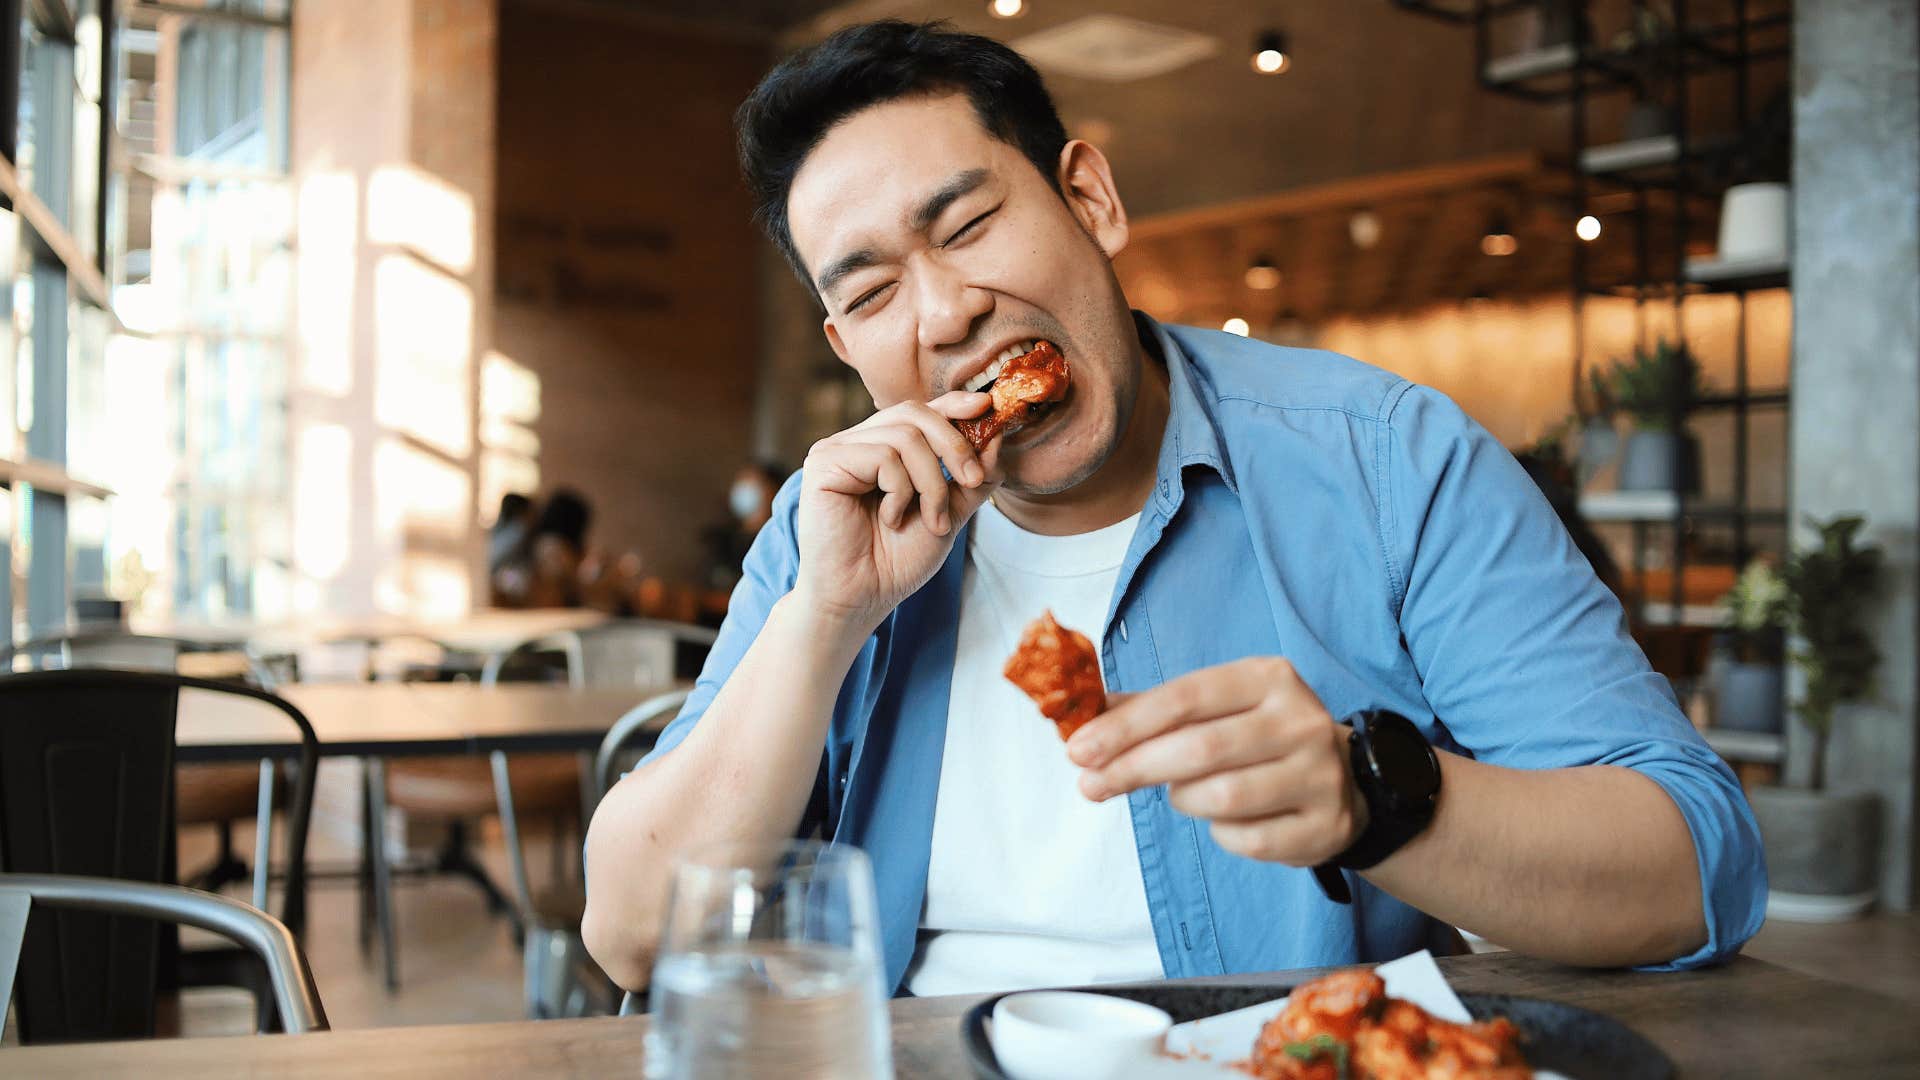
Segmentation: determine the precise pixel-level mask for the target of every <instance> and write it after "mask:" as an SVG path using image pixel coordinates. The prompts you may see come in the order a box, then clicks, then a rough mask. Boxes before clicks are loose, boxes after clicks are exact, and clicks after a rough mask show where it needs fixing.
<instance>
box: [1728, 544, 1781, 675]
mask: <svg viewBox="0 0 1920 1080" xmlns="http://www.w3.org/2000/svg"><path fill="white" fill-rule="evenodd" d="M1720 606H1721V607H1723V608H1725V609H1726V612H1727V625H1728V627H1729V629H1728V631H1727V633H1726V637H1725V641H1726V643H1727V644H1728V645H1729V646H1730V651H1731V652H1732V653H1733V656H1734V658H1735V659H1737V660H1739V661H1740V662H1741V663H1745V664H1779V663H1780V661H1781V659H1782V654H1783V652H1784V642H1785V636H1786V627H1787V623H1788V620H1789V619H1791V618H1792V615H1793V592H1792V590H1791V589H1790V588H1789V587H1788V585H1787V579H1786V578H1784V577H1782V576H1781V575H1780V572H1779V571H1777V570H1775V569H1774V568H1773V565H1772V564H1771V563H1769V562H1767V561H1766V560H1765V559H1755V560H1753V561H1752V562H1750V563H1748V564H1747V566H1746V569H1744V570H1742V571H1741V572H1740V577H1739V578H1738V579H1737V580H1735V581H1734V583H1733V588H1732V589H1731V590H1729V591H1728V592H1727V595H1726V596H1725V597H1722V598H1721V600H1720Z"/></svg>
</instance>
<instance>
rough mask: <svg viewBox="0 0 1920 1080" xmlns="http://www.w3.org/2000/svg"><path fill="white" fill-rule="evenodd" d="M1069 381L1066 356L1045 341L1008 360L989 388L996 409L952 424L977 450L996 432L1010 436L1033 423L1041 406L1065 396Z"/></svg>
mask: <svg viewBox="0 0 1920 1080" xmlns="http://www.w3.org/2000/svg"><path fill="white" fill-rule="evenodd" d="M1070 381H1071V379H1070V376H1069V374H1068V371H1067V358H1066V357H1064V356H1062V355H1060V350H1059V349H1057V348H1055V347H1054V345H1053V343H1052V342H1050V341H1042V342H1040V343H1039V344H1038V345H1036V346H1035V347H1034V349H1033V351H1032V352H1029V353H1026V354H1025V355H1022V356H1017V357H1014V358H1013V359H1012V360H1009V361H1007V364H1006V367H1004V368H1003V369H1001V371H1000V374H999V376H998V377H997V378H995V379H994V380H993V383H992V385H991V386H989V387H988V388H987V393H988V396H990V397H992V398H993V408H992V409H991V410H989V411H988V412H987V413H986V415H984V416H980V417H976V418H974V419H972V420H955V421H953V426H954V427H956V428H959V429H960V434H962V435H964V436H966V439H967V442H968V443H970V444H971V445H972V446H973V449H974V451H975V452H976V453H978V452H979V451H982V450H985V449H986V448H987V444H988V443H990V442H992V441H993V437H994V436H995V435H999V434H1002V433H1005V434H1008V435H1011V434H1013V433H1014V432H1016V431H1019V430H1020V429H1021V428H1023V427H1025V426H1027V425H1028V424H1030V423H1032V422H1033V420H1034V419H1035V413H1036V411H1037V410H1038V409H1039V407H1040V406H1043V405H1047V404H1050V403H1052V402H1056V401H1059V400H1061V399H1063V398H1065V397H1066V396H1067V385H1068V383H1069V382H1070Z"/></svg>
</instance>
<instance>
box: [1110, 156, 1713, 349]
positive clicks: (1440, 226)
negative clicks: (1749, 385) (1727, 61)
mask: <svg viewBox="0 0 1920 1080" xmlns="http://www.w3.org/2000/svg"><path fill="white" fill-rule="evenodd" d="M1572 199H1573V180H1572V177H1571V176H1570V174H1569V173H1568V172H1567V171H1566V170H1565V169H1563V168H1561V167H1558V166H1556V165H1553V164H1551V163H1549V162H1548V161H1547V160H1546V159H1543V158H1541V157H1539V156H1536V155H1531V154H1503V155H1494V156H1490V157H1486V158H1479V159H1475V160H1472V161H1466V162H1455V163H1449V164H1447V165H1443V166H1433V167H1429V168H1425V169H1415V170H1406V171H1402V172H1398V173H1392V174H1387V175H1384V176H1377V177H1363V178H1359V179H1356V180H1352V181H1342V182H1337V183H1332V184H1324V185H1316V186H1314V187H1311V188H1304V189H1299V190H1296V191H1291V192H1286V193H1282V194H1278V195H1273V196H1262V197H1259V198H1254V199H1248V200H1243V201H1240V202H1236V203H1230V204H1225V205H1221V206H1213V207H1207V208H1205V209H1202V210H1193V211H1178V212H1173V213H1168V214H1163V215H1158V216H1155V217H1149V218H1145V219H1141V220H1138V221H1136V222H1135V224H1134V229H1133V240H1132V242H1131V244H1130V245H1129V247H1128V249H1127V250H1126V251H1125V252H1124V253H1122V255H1121V256H1120V258H1119V259H1118V261H1117V262H1116V270H1117V271H1118V273H1119V275H1120V279H1121V283H1122V284H1123V285H1124V286H1125V287H1126V289H1127V293H1128V295H1129V296H1130V297H1132V298H1133V299H1134V300H1135V302H1136V303H1139V304H1141V305H1143V306H1144V307H1146V308H1147V310H1149V311H1151V312H1153V313H1154V314H1155V315H1159V316H1162V317H1165V318H1170V319H1177V320H1181V321H1185V322H1192V323H1198V324H1209V323H1211V324H1216V325H1217V324H1218V323H1219V322H1221V321H1222V320H1224V319H1226V318H1228V317H1232V316H1239V317H1241V318H1245V319H1248V320H1249V321H1251V322H1252V323H1253V324H1254V326H1255V327H1256V328H1258V327H1261V326H1270V325H1273V324H1276V323H1278V322H1281V321H1283V320H1285V319H1288V318H1299V319H1302V320H1305V321H1310V322H1311V321H1318V320H1321V319H1326V318H1329V317H1334V316H1340V315H1365V314H1368V313H1373V312H1382V311H1387V310H1408V309H1414V308H1419V307H1423V306H1426V305H1430V304H1435V303H1448V302H1457V301H1463V300H1468V299H1472V298H1474V297H1476V296H1516V295H1537V294H1542V293H1551V292H1564V291H1566V290H1567V289H1568V288H1569V287H1570V284H1571V282H1572V280H1573V259H1574V249H1575V248H1576V247H1577V246H1582V242H1581V241H1580V240H1578V239H1577V238H1576V237H1575V235H1574V232H1573V228H1574V222H1575V215H1574V213H1573V202H1572ZM1638 205H1639V204H1638V202H1637V201H1636V199H1635V197H1634V196H1632V195H1620V196H1605V197H1602V198H1600V199H1599V200H1598V202H1597V205H1596V208H1597V209H1600V210H1602V211H1604V213H1603V214H1602V215H1601V220H1602V222H1603V226H1604V228H1603V231H1602V233H1601V236H1600V238H1599V239H1598V240H1596V241H1594V242H1592V243H1589V244H1585V245H1584V247H1585V249H1586V253H1587V258H1588V260H1589V261H1588V276H1589V279H1590V280H1594V281H1605V282H1616V281H1617V282H1628V281H1631V280H1632V279H1633V277H1634V274H1635V270H1636V266H1637V257H1638V252H1637V251H1636V249H1635V240H1634V236H1635V230H1634V229H1633V228H1632V227H1631V225H1632V219H1633V216H1634V215H1635V213H1636V208H1637V207H1638ZM1673 210H1674V203H1673V201H1672V199H1671V198H1668V197H1664V196H1658V195H1655V196H1652V197H1650V198H1649V199H1648V202H1647V205H1646V209H1645V214H1646V220H1647V222H1648V224H1649V227H1650V228H1649V232H1650V234H1651V235H1652V236H1654V237H1656V238H1658V239H1657V242H1656V243H1655V244H1654V245H1653V246H1652V248H1651V255H1652V257H1653V259H1655V260H1658V261H1656V262H1654V264H1653V265H1654V276H1655V277H1661V276H1666V277H1671V274H1672V268H1673V258H1674V256H1673V252H1674V243H1673V241H1672V237H1673V236H1674V230H1675V227H1676V225H1675V216H1674V212H1673ZM1358 213H1369V214H1372V215H1373V216H1374V217H1375V218H1376V219H1377V220H1378V222H1379V226H1380V228H1379V236H1378V239H1377V240H1376V241H1375V242H1374V244H1373V246H1372V247H1370V248H1362V247H1360V246H1359V245H1358V244H1357V243H1355V241H1354V239H1353V237H1352V232H1351V229H1350V224H1351V222H1352V220H1353V217H1354V215H1355V214H1358ZM1711 214H1712V206H1711V204H1710V203H1701V202H1696V203H1695V204H1693V207H1692V210H1691V211H1690V219H1691V220H1690V228H1689V241H1688V242H1689V246H1690V247H1691V248H1692V249H1694V250H1696V251H1697V250H1701V249H1703V248H1704V246H1705V245H1706V244H1707V243H1709V242H1710V238H1711V235H1712V230H1711V226H1712V217H1711ZM1496 219H1504V220H1505V221H1506V222H1507V223H1508V228H1509V229H1510V230H1511V232H1512V235H1513V236H1514V237H1515V239H1516V240H1517V241H1518V244H1519V248H1518V250H1517V251H1516V252H1515V253H1514V254H1512V255H1508V256H1493V255H1488V254H1486V253H1484V252H1483V251H1482V248H1481V240H1482V238H1483V237H1484V236H1485V235H1486V233H1487V232H1488V229H1489V227H1490V226H1491V225H1492V223H1493V222H1494V221H1495V220H1496ZM1261 258H1265V259H1268V260H1270V261H1271V262H1272V263H1273V264H1274V265H1276V266H1278V267H1279V269H1280V271H1281V276H1282V282H1281V284H1280V286H1279V287H1278V288H1276V289H1271V290H1259V289H1255V288H1252V287H1250V286H1249V285H1248V284H1247V283H1246V281H1245V274H1246V270H1247V268H1248V266H1249V265H1251V264H1252V263H1253V262H1254V261H1255V260H1256V259H1261Z"/></svg>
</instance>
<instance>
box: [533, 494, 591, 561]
mask: <svg viewBox="0 0 1920 1080" xmlns="http://www.w3.org/2000/svg"><path fill="white" fill-rule="evenodd" d="M592 521H593V507H592V506H591V505H590V504H589V503H588V502H587V500H586V498H585V497H584V496H582V495H581V494H580V493H579V492H577V491H575V490H573V489H572V488H558V489H556V490H555V491H554V493H553V494H551V495H549V496H547V502H546V505H544V506H542V507H541V508H540V516H539V517H537V518H535V519H534V522H533V528H531V529H528V530H527V540H528V548H529V550H531V548H532V542H533V541H535V540H538V539H539V538H540V537H542V536H557V537H559V538H560V539H562V540H565V541H566V542H567V543H569V544H571V545H572V546H573V550H574V552H575V553H576V554H578V553H583V552H585V551H586V549H587V525H588V524H589V523H591V522H592Z"/></svg>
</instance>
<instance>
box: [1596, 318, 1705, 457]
mask: <svg viewBox="0 0 1920 1080" xmlns="http://www.w3.org/2000/svg"><path fill="white" fill-rule="evenodd" d="M1612 385H1613V398H1614V401H1615V402H1617V403H1618V404H1619V407H1620V408H1621V409H1622V410H1624V411H1625V412H1627V413H1629V414H1630V415H1632V417H1633V423H1634V431H1633V435H1632V436H1631V437H1629V438H1628V439H1627V449H1626V453H1625V454H1624V455H1623V456H1622V457H1621V459H1620V481H1619V487H1620V490H1621V491H1682V490H1684V491H1687V492H1689V493H1692V492H1694V491H1697V490H1698V489H1699V478H1700V469H1699V461H1700V446H1699V443H1698V442H1696V441H1695V440H1694V438H1693V437H1692V436H1691V435H1687V434H1686V433H1685V432H1684V431H1683V430H1676V429H1675V427H1676V425H1675V422H1676V421H1677V420H1679V419H1681V418H1682V417H1683V415H1684V414H1685V411H1686V408H1687V406H1688V404H1690V403H1691V402H1692V401H1693V399H1694V398H1696V397H1698V396H1699V394H1700V390H1701V383H1700V365H1699V364H1697V363H1695V362H1694V359H1693V354H1692V353H1691V352H1689V351H1688V350H1687V347H1686V346H1685V345H1680V344H1676V343H1674V342H1671V341H1668V340H1666V339H1664V338H1662V339H1661V340H1660V341H1659V342H1658V343H1656V344H1655V345H1654V347H1653V348H1651V349H1649V348H1646V347H1644V346H1635V347H1634V350H1633V356H1632V358H1631V359H1627V360H1621V361H1619V362H1618V363H1616V364H1615V365H1614V368H1613V377H1612ZM1676 462H1677V463H1678V465H1679V470H1680V471H1679V474H1678V475H1675V472H1674V468H1675V465H1676Z"/></svg>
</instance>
